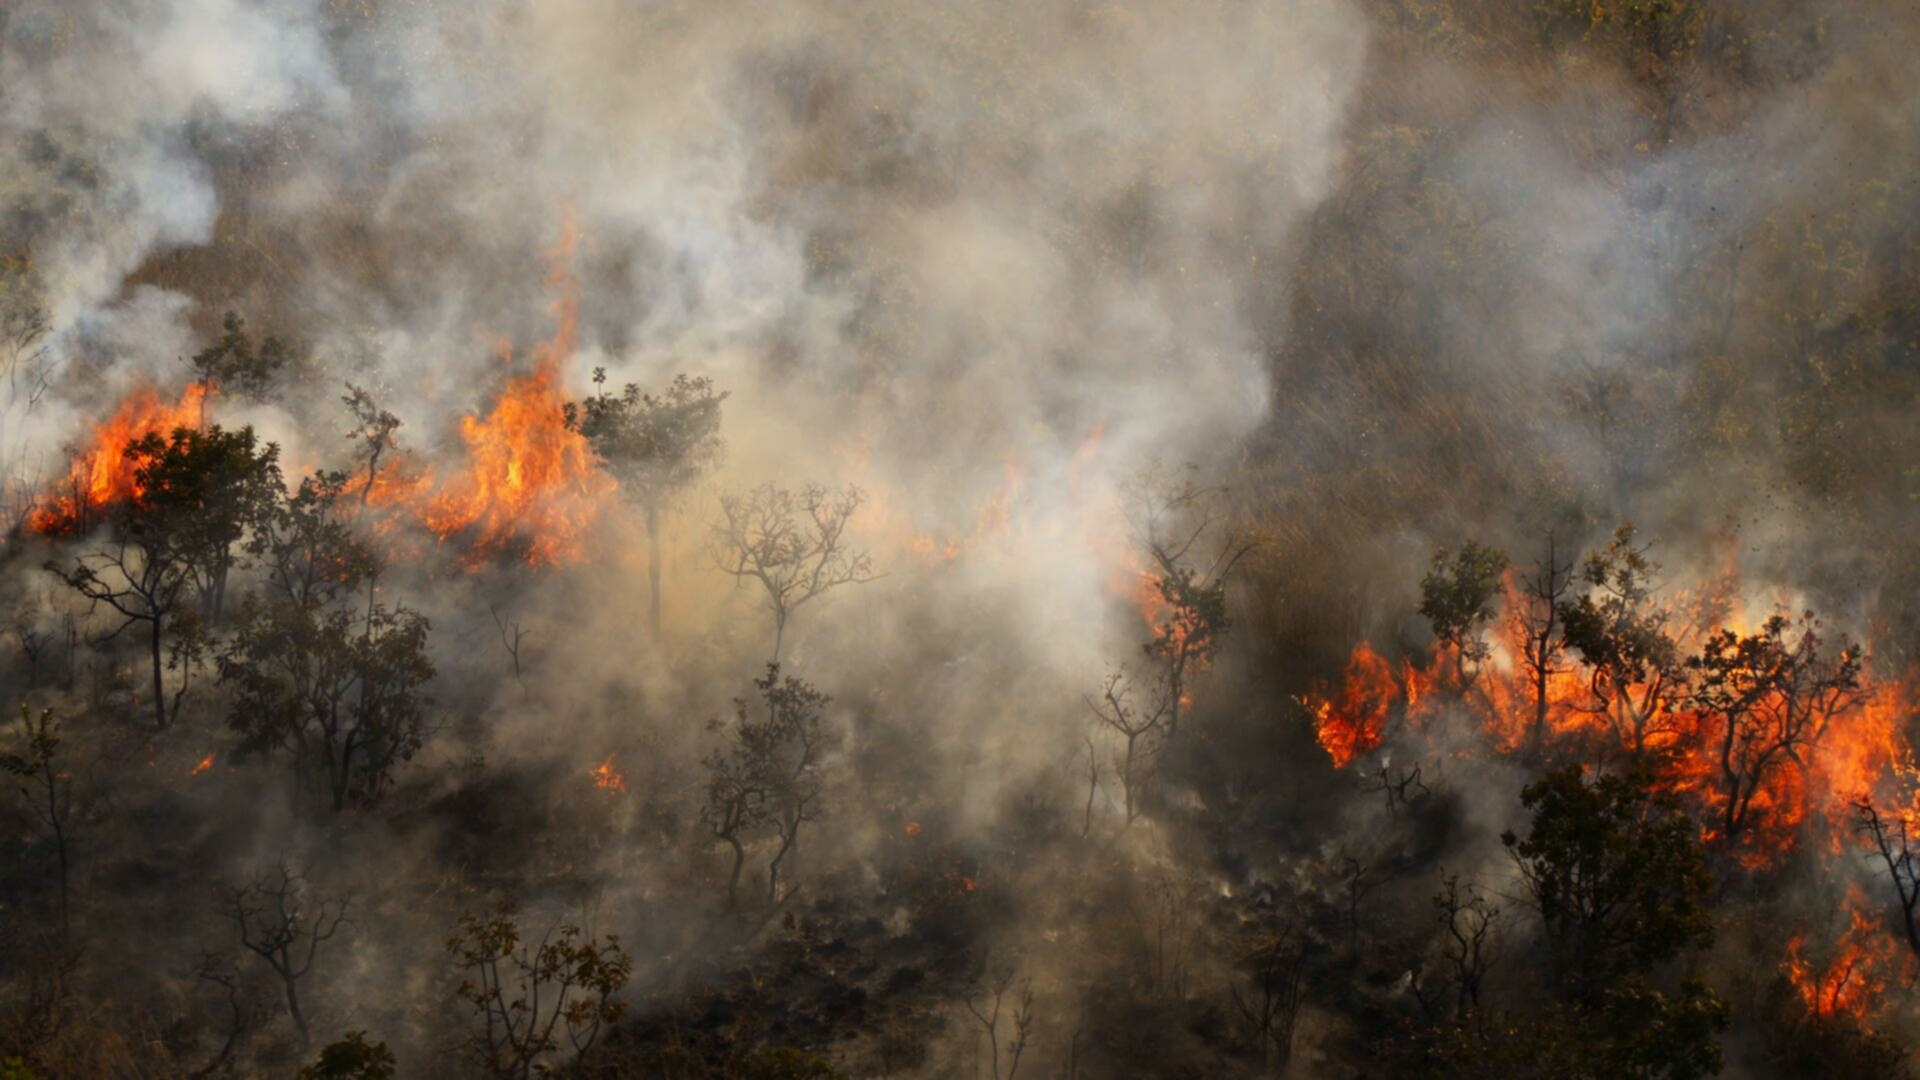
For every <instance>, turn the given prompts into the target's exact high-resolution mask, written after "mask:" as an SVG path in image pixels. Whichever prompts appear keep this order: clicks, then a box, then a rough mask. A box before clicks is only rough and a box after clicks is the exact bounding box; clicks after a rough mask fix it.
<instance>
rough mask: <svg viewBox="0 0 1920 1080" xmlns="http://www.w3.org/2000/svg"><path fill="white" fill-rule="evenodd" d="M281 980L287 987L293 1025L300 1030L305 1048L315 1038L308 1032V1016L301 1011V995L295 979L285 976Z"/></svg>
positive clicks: (288, 1007) (288, 1009)
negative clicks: (296, 987)
mask: <svg viewBox="0 0 1920 1080" xmlns="http://www.w3.org/2000/svg"><path fill="white" fill-rule="evenodd" d="M281 981H282V982H284V983H285V984H286V987H287V1013H288V1015H290V1016H292V1017H293V1026H294V1027H295V1028H296V1029H297V1030H298V1031H299V1032H300V1046H301V1048H302V1049H305V1048H306V1046H307V1045H308V1044H309V1043H310V1042H312V1041H313V1040H312V1037H311V1036H310V1035H309V1034H308V1033H307V1018H306V1017H305V1016H303V1015H301V1013H300V995H299V993H298V991H297V990H296V989H295V983H294V981H293V979H291V978H283V979H282V980H281Z"/></svg>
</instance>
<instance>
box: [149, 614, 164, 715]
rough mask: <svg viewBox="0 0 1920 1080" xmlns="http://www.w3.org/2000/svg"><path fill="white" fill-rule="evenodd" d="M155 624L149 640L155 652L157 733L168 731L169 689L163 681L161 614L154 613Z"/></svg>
mask: <svg viewBox="0 0 1920 1080" xmlns="http://www.w3.org/2000/svg"><path fill="white" fill-rule="evenodd" d="M148 621H149V622H151V623H152V624H153V634H152V635H151V636H150V637H149V638H148V639H147V642H148V644H149V645H151V646H152V650H153V724H154V729H155V730H157V731H165V730H167V689H166V684H165V683H164V682H163V681H162V679H161V670H162V667H163V665H162V663H161V660H160V613H159V612H157V611H156V612H154V613H153V618H152V619H150V620H148Z"/></svg>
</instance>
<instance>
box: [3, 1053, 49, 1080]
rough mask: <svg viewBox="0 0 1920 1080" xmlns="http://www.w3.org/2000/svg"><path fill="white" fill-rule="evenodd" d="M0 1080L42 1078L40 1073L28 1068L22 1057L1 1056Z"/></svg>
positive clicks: (38, 1079)
mask: <svg viewBox="0 0 1920 1080" xmlns="http://www.w3.org/2000/svg"><path fill="white" fill-rule="evenodd" d="M0 1080H40V1074H39V1073H37V1072H34V1071H33V1070H32V1069H29V1068H27V1063H26V1061H25V1060H23V1059H21V1058H17V1057H9V1058H0Z"/></svg>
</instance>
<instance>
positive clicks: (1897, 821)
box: [1854, 795, 1920, 957]
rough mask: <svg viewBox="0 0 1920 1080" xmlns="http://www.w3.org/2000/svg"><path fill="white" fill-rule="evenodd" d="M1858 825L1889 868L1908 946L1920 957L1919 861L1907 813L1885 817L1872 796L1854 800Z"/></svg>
mask: <svg viewBox="0 0 1920 1080" xmlns="http://www.w3.org/2000/svg"><path fill="white" fill-rule="evenodd" d="M1854 814H1855V817H1856V820H1857V828H1858V829H1859V831H1860V833H1861V834H1862V835H1864V836H1865V837H1866V838H1867V839H1868V841H1869V842H1871V844H1872V845H1873V850H1874V854H1876V855H1878V856H1879V857H1880V861H1881V863H1882V864H1884V865H1885V866H1886V869H1887V880H1888V882H1890V883H1891V884H1892V885H1893V893H1894V897H1895V898H1896V899H1897V900H1898V901H1899V903H1900V924H1901V928H1902V929H1904V930H1905V931H1906V935H1907V946H1908V947H1909V948H1911V949H1912V950H1913V953H1914V955H1915V956H1916V957H1920V918H1917V917H1916V916H1917V915H1920V861H1916V860H1915V858H1914V849H1913V838H1912V836H1911V835H1910V834H1909V832H1908V820H1907V816H1906V815H1905V814H1897V815H1894V816H1892V817H1891V818H1888V817H1884V816H1882V815H1881V813H1880V809H1879V807H1876V806H1875V805H1874V804H1873V799H1872V797H1871V796H1867V795H1862V796H1860V797H1859V798H1858V799H1856V800H1854Z"/></svg>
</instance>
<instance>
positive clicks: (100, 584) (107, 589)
mask: <svg viewBox="0 0 1920 1080" xmlns="http://www.w3.org/2000/svg"><path fill="white" fill-rule="evenodd" d="M47 569H48V570H50V571H52V572H53V573H55V574H58V575H59V576H60V579H61V580H62V581H65V582H66V583H67V584H68V585H69V586H71V587H72V588H73V589H74V591H76V592H78V593H79V594H80V595H81V596H84V597H86V598H87V600H88V601H89V602H90V603H92V604H105V605H107V606H108V607H110V608H112V609H113V610H114V611H115V612H117V613H119V614H120V615H121V616H122V619H123V621H122V622H121V623H120V625H119V626H117V627H115V628H114V629H113V630H112V631H110V632H109V633H108V634H107V635H106V638H107V639H108V640H111V639H112V638H115V637H118V636H119V635H120V634H121V633H123V632H125V631H126V630H127V628H128V627H131V626H134V625H137V624H140V623H145V624H146V626H147V645H148V651H149V654H150V659H151V661H152V671H153V723H154V728H155V729H156V730H161V731H164V730H166V727H167V691H166V682H165V676H164V674H163V673H164V671H165V668H166V661H165V659H164V658H163V657H162V651H163V650H162V644H163V642H164V640H165V629H166V625H167V621H168V619H169V618H170V617H171V616H172V615H173V613H174V611H175V610H176V609H177V608H178V607H179V606H180V603H181V601H182V599H183V598H184V596H185V594H186V590H187V585H188V582H189V571H188V567H187V563H186V560H185V559H184V558H183V557H182V556H181V555H180V553H179V552H178V551H177V550H176V549H175V548H174V546H173V544H172V541H171V539H170V538H169V537H168V536H166V535H165V534H164V533H140V534H134V535H123V536H121V537H120V538H119V539H118V540H116V541H114V542H113V543H112V544H110V545H109V546H107V547H106V548H104V549H102V550H99V551H95V552H92V553H91V554H88V555H83V556H80V557H79V558H78V559H76V560H75V562H74V565H73V567H72V568H71V569H61V568H60V566H59V565H58V564H55V563H53V562H49V563H47Z"/></svg>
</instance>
